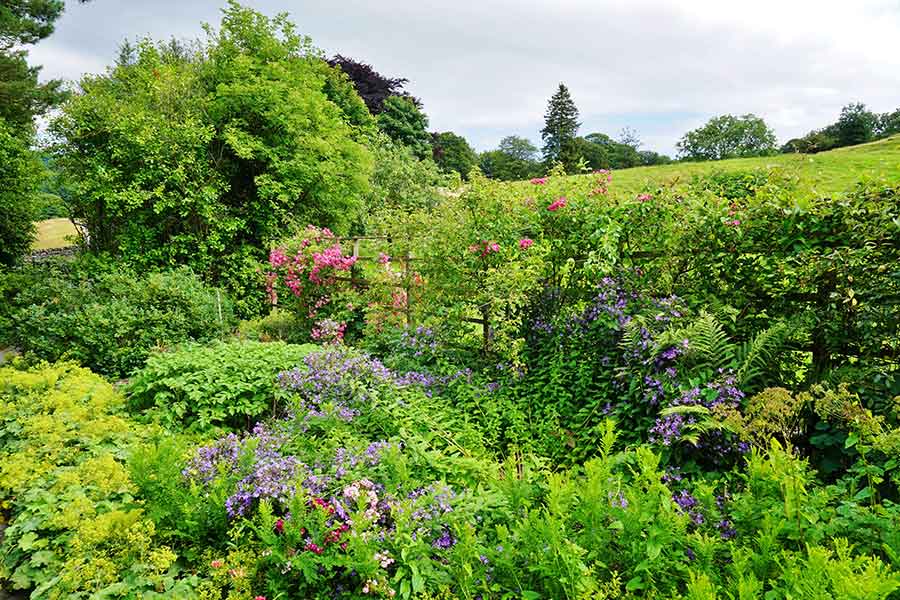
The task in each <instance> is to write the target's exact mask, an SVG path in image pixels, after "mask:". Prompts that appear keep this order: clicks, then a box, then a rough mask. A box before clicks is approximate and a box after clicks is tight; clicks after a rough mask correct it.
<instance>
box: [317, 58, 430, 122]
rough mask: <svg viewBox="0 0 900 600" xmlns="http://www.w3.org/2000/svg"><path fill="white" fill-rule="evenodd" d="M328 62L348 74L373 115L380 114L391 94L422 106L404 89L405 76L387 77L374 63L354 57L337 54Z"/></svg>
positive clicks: (407, 81)
mask: <svg viewBox="0 0 900 600" xmlns="http://www.w3.org/2000/svg"><path fill="white" fill-rule="evenodd" d="M328 64H330V65H331V66H332V67H338V68H339V69H340V70H341V71H343V72H344V73H346V74H347V76H348V77H349V78H350V81H352V82H353V86H354V87H355V88H356V91H357V93H358V94H359V97H360V98H362V99H363V102H365V103H366V106H367V107H368V109H369V112H371V113H372V114H373V115H378V114H380V113H381V112H382V110H383V109H384V101H385V100H387V99H388V98H390V97H391V96H403V97H405V98H408V99H409V100H410V101H412V103H413V104H415V105H416V107H417V108H420V109H421V108H422V103H421V102H420V101H419V99H418V98H414V97H413V96H411V95H409V94H407V93H406V91H404V89H403V86H405V85H406V84H407V83H409V79H406V78H405V77H385V76H384V75H382V74H381V73H379V72H378V71H376V70H375V69H374V68H373V67H372V65H370V64H368V63H364V62H361V61H358V60H355V59H353V58H349V57H346V56H343V55H341V54H336V55H335V56H334V57H333V58H331V59H329V61H328Z"/></svg>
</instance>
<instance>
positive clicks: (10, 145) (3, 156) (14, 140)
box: [0, 118, 42, 266]
mask: <svg viewBox="0 0 900 600" xmlns="http://www.w3.org/2000/svg"><path fill="white" fill-rule="evenodd" d="M41 171H42V168H41V165H40V162H39V161H38V160H37V157H36V156H35V154H34V152H32V151H31V150H30V149H29V147H28V138H27V137H25V136H22V135H21V132H20V131H16V130H15V129H14V128H12V127H10V126H9V125H8V124H7V123H6V122H5V121H4V120H3V119H2V118H0V207H2V210H0V212H2V216H0V266H12V265H15V264H16V263H18V262H19V261H20V260H21V259H22V256H23V255H24V254H25V253H27V252H28V249H29V248H30V247H31V242H32V241H33V239H34V220H35V218H36V204H35V202H34V197H35V194H36V190H37V185H38V182H39V180H40V179H39V178H40V175H41Z"/></svg>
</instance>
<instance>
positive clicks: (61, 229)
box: [31, 219, 76, 250]
mask: <svg viewBox="0 0 900 600" xmlns="http://www.w3.org/2000/svg"><path fill="white" fill-rule="evenodd" d="M74 235H76V231H75V226H74V225H73V224H72V221H70V220H69V219H47V220H46V221H40V222H38V224H37V238H35V240H34V244H32V246H31V247H32V248H33V249H34V250H48V249H50V248H63V247H65V246H71V245H72V241H71V240H67V239H66V237H68V236H74Z"/></svg>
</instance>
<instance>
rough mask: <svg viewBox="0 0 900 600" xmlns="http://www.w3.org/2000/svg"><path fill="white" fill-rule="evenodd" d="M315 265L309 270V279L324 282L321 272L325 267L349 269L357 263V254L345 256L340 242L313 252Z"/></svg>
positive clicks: (338, 269)
mask: <svg viewBox="0 0 900 600" xmlns="http://www.w3.org/2000/svg"><path fill="white" fill-rule="evenodd" d="M312 259H313V267H312V269H311V270H310V272H309V280H310V281H312V282H313V283H322V279H321V278H320V277H319V273H320V272H321V271H322V269H324V268H325V267H330V268H332V269H334V270H335V271H349V270H350V268H351V267H352V266H353V265H354V264H356V257H355V256H344V253H343V251H342V250H341V245H340V244H335V245H334V246H330V247H328V248H325V250H323V251H322V252H313V255H312Z"/></svg>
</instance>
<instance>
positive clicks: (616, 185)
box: [610, 135, 900, 197]
mask: <svg viewBox="0 0 900 600" xmlns="http://www.w3.org/2000/svg"><path fill="white" fill-rule="evenodd" d="M775 167H780V168H784V169H789V170H791V171H794V172H796V174H797V175H798V176H799V177H800V188H801V189H802V190H805V191H806V192H807V193H809V194H811V195H814V196H819V197H827V196H833V195H836V194H841V193H844V192H847V191H849V190H851V189H853V187H854V186H855V185H856V183H857V182H859V181H860V180H863V179H883V180H886V181H890V182H894V183H900V135H895V136H892V137H889V138H886V139H883V140H878V141H877V142H871V143H869V144H860V145H859V146H851V147H848V148H839V149H837V150H831V151H828V152H821V153H819V154H779V155H777V156H766V157H761V158H736V159H731V160H720V161H710V162H698V163H676V164H671V165H660V166H655V167H635V168H633V169H622V170H618V171H616V172H615V173H614V175H613V181H612V185H611V186H610V191H612V192H614V193H638V192H640V191H642V190H643V189H645V188H653V187H657V186H660V185H663V184H668V183H677V182H680V181H681V182H687V181H690V179H691V178H692V177H693V176H694V175H700V174H704V173H710V172H713V171H738V170H747V169H768V168H775Z"/></svg>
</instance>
